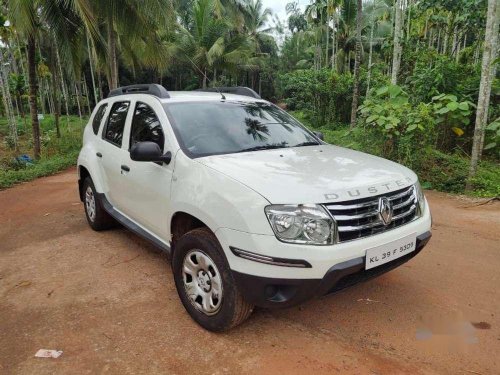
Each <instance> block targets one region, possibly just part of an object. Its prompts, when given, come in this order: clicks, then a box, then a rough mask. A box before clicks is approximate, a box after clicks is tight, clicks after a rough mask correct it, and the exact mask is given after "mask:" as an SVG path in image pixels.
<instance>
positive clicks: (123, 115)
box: [104, 102, 130, 147]
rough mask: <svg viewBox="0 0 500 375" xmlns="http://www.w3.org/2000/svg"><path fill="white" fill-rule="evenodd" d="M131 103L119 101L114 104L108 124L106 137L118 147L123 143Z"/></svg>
mask: <svg viewBox="0 0 500 375" xmlns="http://www.w3.org/2000/svg"><path fill="white" fill-rule="evenodd" d="M129 105H130V103H129V102H117V103H115V104H113V107H111V112H110V113H109V117H108V122H107V124H106V130H105V132H104V139H107V140H108V141H110V142H111V143H114V144H115V145H117V146H118V147H121V145H122V139H123V128H124V127H125V120H126V119H127V112H128V107H129Z"/></svg>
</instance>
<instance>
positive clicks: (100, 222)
mask: <svg viewBox="0 0 500 375" xmlns="http://www.w3.org/2000/svg"><path fill="white" fill-rule="evenodd" d="M82 189H83V190H82V196H83V207H84V209H85V216H86V217H87V222H88V223H89V225H90V227H91V228H92V229H93V230H95V231H101V230H105V229H109V228H112V227H114V226H115V225H116V222H115V220H114V219H113V218H112V217H111V216H110V215H109V214H108V213H107V212H106V211H105V210H104V208H103V207H102V203H101V200H100V199H99V196H98V195H97V192H96V190H95V187H94V183H93V182H92V179H91V178H90V177H87V178H85V180H84V181H83V185H82ZM89 189H90V190H91V191H92V194H91V196H93V197H94V206H95V211H94V213H93V214H92V212H91V210H90V209H89V205H88V204H87V203H88V200H89V195H88V194H87V191H88V190H89Z"/></svg>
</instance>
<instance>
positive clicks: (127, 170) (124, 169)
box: [122, 165, 130, 172]
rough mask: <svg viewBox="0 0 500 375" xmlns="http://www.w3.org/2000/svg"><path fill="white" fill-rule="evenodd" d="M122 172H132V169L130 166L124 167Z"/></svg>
mask: <svg viewBox="0 0 500 375" xmlns="http://www.w3.org/2000/svg"><path fill="white" fill-rule="evenodd" d="M122 171H125V172H130V167H129V166H128V165H122Z"/></svg>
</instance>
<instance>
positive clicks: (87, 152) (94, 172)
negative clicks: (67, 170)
mask: <svg viewBox="0 0 500 375" xmlns="http://www.w3.org/2000/svg"><path fill="white" fill-rule="evenodd" d="M77 166H78V181H79V183H80V180H81V176H80V173H81V171H80V167H84V168H85V169H87V171H88V172H89V174H90V177H91V178H92V182H93V183H94V187H95V189H96V191H97V192H98V193H105V192H106V191H107V186H105V181H104V179H103V178H102V176H101V166H100V165H99V159H98V156H97V155H96V150H95V149H94V148H93V147H92V146H91V143H90V142H88V143H87V144H86V145H85V146H84V147H83V148H82V150H81V151H80V155H78V162H77ZM82 182H83V181H82Z"/></svg>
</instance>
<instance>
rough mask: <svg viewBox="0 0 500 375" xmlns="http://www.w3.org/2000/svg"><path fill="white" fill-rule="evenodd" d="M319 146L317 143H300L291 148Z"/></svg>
mask: <svg viewBox="0 0 500 375" xmlns="http://www.w3.org/2000/svg"><path fill="white" fill-rule="evenodd" d="M319 145H320V144H319V143H318V142H302V143H299V144H296V145H295V146H292V147H302V146H319Z"/></svg>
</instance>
